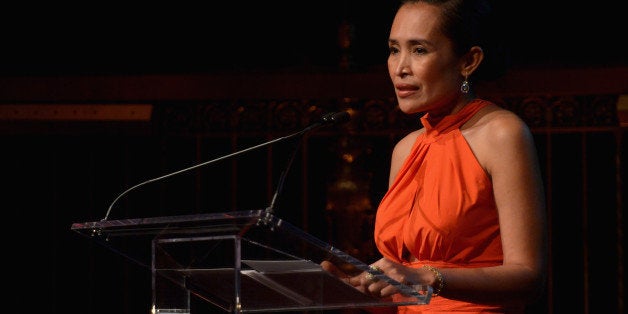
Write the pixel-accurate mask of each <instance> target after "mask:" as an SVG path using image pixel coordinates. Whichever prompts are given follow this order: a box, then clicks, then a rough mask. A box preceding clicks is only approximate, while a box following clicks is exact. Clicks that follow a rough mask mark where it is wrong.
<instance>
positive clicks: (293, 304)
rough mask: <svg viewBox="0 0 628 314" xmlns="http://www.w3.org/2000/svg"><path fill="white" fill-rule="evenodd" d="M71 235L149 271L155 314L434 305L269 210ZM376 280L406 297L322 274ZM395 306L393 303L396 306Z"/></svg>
mask: <svg viewBox="0 0 628 314" xmlns="http://www.w3.org/2000/svg"><path fill="white" fill-rule="evenodd" d="M71 229H72V230H73V231H76V232H78V233H80V234H82V235H84V236H86V237H88V238H90V239H92V240H93V241H97V242H98V243H100V244H102V245H104V246H106V247H107V248H109V249H111V250H113V251H114V252H116V253H118V254H121V255H123V256H125V257H127V258H128V259H130V260H132V261H134V262H137V263H139V264H140V265H142V266H145V267H146V268H147V269H150V271H151V274H152V310H151V312H152V313H154V314H157V313H160V314H166V313H167V314H170V313H172V314H174V313H190V312H191V309H190V305H191V297H192V296H196V297H199V298H200V299H201V300H204V301H207V302H210V303H212V304H214V305H215V306H217V307H220V308H222V309H223V310H224V311H225V312H231V313H266V312H282V311H309V310H327V309H346V308H366V307H379V306H396V305H417V304H427V303H429V301H430V297H431V295H432V289H431V287H429V286H407V285H403V284H401V283H399V282H397V281H394V280H392V279H391V278H389V277H387V276H385V275H384V274H383V273H381V272H377V271H373V270H371V269H369V265H367V264H365V263H363V262H361V261H359V260H357V259H356V258H354V257H352V256H350V255H348V254H346V253H344V252H342V251H340V250H338V249H336V248H334V247H333V246H331V245H329V244H327V243H325V242H323V241H321V240H319V239H317V238H316V237H314V236H312V235H310V234H308V233H306V232H305V231H303V230H301V229H299V228H297V227H295V226H293V225H291V224H290V223H288V222H286V221H283V220H281V219H279V218H277V217H275V216H274V215H272V214H270V213H267V212H266V211H264V210H251V211H233V212H225V213H212V214H198V215H182V216H164V217H151V218H137V219H123V220H102V221H95V222H84V223H74V224H72V227H71ZM324 260H328V261H330V262H332V263H334V264H335V265H336V266H338V267H340V268H341V269H342V270H343V271H344V272H346V273H348V274H352V275H357V274H360V273H362V272H364V271H367V272H371V273H372V274H373V275H374V276H375V277H376V278H378V279H379V280H385V281H387V282H388V283H390V284H392V285H395V286H396V287H397V289H398V290H399V291H400V292H399V293H398V294H397V295H395V297H394V298H393V299H380V298H376V297H373V296H370V295H367V294H363V293H361V292H359V291H358V290H357V289H355V288H353V287H352V286H350V285H349V284H347V283H345V282H344V281H342V280H341V279H340V278H337V277H335V276H333V275H332V274H330V273H329V272H327V271H325V270H323V269H322V268H321V266H320V263H321V262H322V261H324ZM393 300H394V301H393Z"/></svg>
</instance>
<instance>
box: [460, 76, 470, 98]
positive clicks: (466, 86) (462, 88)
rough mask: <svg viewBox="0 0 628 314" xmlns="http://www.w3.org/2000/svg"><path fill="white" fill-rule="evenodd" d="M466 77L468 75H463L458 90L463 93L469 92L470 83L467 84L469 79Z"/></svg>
mask: <svg viewBox="0 0 628 314" xmlns="http://www.w3.org/2000/svg"><path fill="white" fill-rule="evenodd" d="M468 77H469V76H468V75H465V76H464V81H462V85H460V91H461V92H462V93H463V94H467V93H469V89H471V84H469V81H468V80H467V78H468Z"/></svg>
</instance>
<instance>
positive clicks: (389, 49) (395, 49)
mask: <svg viewBox="0 0 628 314" xmlns="http://www.w3.org/2000/svg"><path fill="white" fill-rule="evenodd" d="M388 52H390V54H396V53H398V52H399V49H397V47H392V46H391V47H388Z"/></svg>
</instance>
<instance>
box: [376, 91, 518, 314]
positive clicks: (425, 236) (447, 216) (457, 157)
mask: <svg viewBox="0 0 628 314" xmlns="http://www.w3.org/2000/svg"><path fill="white" fill-rule="evenodd" d="M488 104H490V102H488V101H485V100H480V99H476V100H474V101H472V102H470V103H468V104H467V105H466V106H464V107H463V108H462V109H461V110H460V111H458V112H457V113H455V114H452V115H449V116H446V117H444V118H443V119H442V120H440V121H439V122H438V123H437V124H436V125H432V124H430V119H429V114H426V115H424V116H422V117H421V122H422V123H423V126H424V128H425V132H423V133H422V134H420V135H419V136H418V137H417V139H416V141H415V143H414V144H413V147H412V150H411V152H410V154H409V156H408V157H407V158H406V160H405V161H404V164H403V165H402V167H401V169H400V170H399V172H398V174H397V176H396V178H395V180H394V182H393V184H392V185H391V187H390V188H389V190H388V191H387V193H386V194H385V195H384V197H383V198H382V200H381V202H380V204H379V207H378V210H377V214H376V220H375V232H374V237H375V243H376V245H377V248H378V250H379V251H380V253H381V254H382V255H383V256H384V257H386V258H388V259H390V260H393V261H395V262H398V263H402V264H404V265H406V266H409V267H413V268H419V267H422V266H423V265H431V266H434V267H437V268H448V267H462V268H474V267H487V266H497V265H501V264H502V260H503V254H502V245H501V237H500V229H499V221H498V215H497V208H496V205H495V200H494V198H493V187H492V183H491V180H490V178H489V177H488V176H487V174H486V172H485V171H484V169H483V168H482V167H481V165H480V164H479V162H478V160H477V159H476V157H475V155H474V154H473V151H472V150H471V148H470V147H469V145H468V143H467V141H466V139H465V138H464V136H463V135H462V133H461V131H460V127H461V126H462V125H463V124H464V123H465V122H467V121H469V119H471V118H472V117H473V116H474V115H475V114H476V113H477V112H478V111H479V110H480V109H482V108H484V107H485V106H487V105H488ZM410 257H414V258H413V259H410ZM444 289H447V286H445V288H444ZM511 310H512V309H511ZM398 311H399V313H442V312H451V311H454V312H456V313H477V312H496V313H499V312H504V311H505V309H504V308H503V307H500V306H494V305H492V306H487V305H481V304H473V303H468V302H462V301H457V300H452V299H447V298H445V297H441V296H438V297H434V298H431V301H430V303H429V304H427V305H418V306H402V307H399V309H398ZM516 311H520V309H516Z"/></svg>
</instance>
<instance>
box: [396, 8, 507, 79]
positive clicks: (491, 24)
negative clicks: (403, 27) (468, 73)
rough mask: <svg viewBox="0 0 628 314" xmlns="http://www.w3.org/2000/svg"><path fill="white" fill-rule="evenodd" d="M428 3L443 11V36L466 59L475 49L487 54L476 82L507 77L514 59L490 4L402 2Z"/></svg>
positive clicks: (478, 71) (474, 75) (479, 69)
mask: <svg viewBox="0 0 628 314" xmlns="http://www.w3.org/2000/svg"><path fill="white" fill-rule="evenodd" d="M418 2H425V3H428V4H431V5H435V6H438V7H440V8H441V9H442V16H441V18H442V22H441V23H440V25H441V32H442V33H443V34H445V36H447V37H448V38H449V39H451V41H452V42H453V45H454V50H455V52H456V54H458V55H460V56H462V55H463V54H465V53H466V52H468V51H469V49H470V48H471V47H473V46H479V47H481V48H482V51H483V52H484V60H483V61H482V63H481V64H480V66H479V67H478V69H477V70H476V72H474V73H473V77H474V80H493V79H496V78H499V77H501V76H502V75H503V74H505V73H506V71H507V69H508V66H509V65H510V56H509V52H508V49H507V48H506V43H505V42H504V41H503V40H502V38H503V36H500V33H499V30H500V29H501V28H500V27H502V26H503V25H502V24H501V23H500V21H499V19H498V15H497V14H496V12H495V10H494V8H493V6H492V4H491V3H490V1H489V0H402V1H401V5H404V4H406V3H418Z"/></svg>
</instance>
